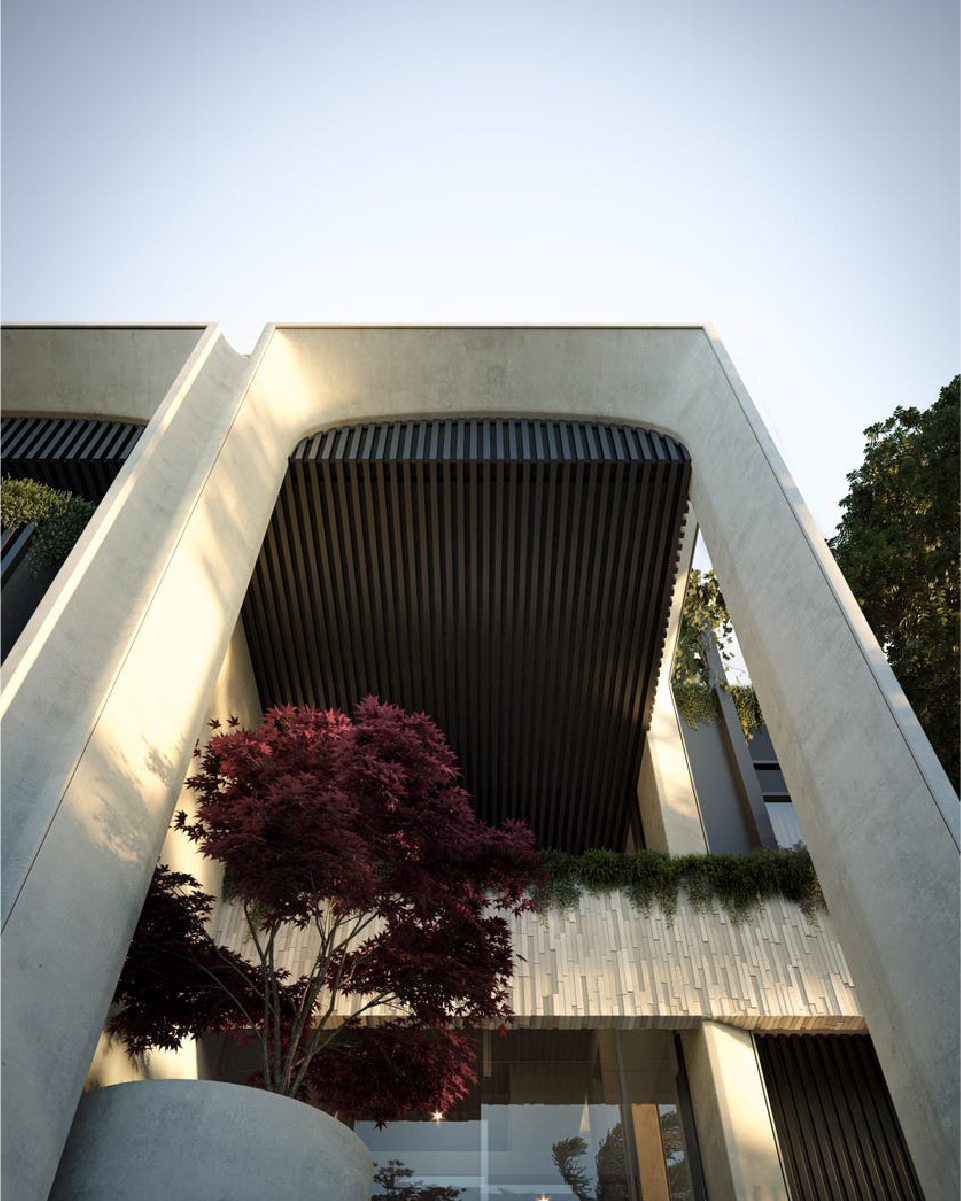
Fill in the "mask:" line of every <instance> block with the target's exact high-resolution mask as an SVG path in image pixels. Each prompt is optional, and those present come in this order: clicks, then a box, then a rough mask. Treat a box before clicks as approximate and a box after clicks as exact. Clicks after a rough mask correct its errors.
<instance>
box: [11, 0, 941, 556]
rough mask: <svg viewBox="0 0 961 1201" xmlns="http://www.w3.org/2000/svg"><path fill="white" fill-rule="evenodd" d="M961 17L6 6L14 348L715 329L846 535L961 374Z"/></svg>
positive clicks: (820, 505)
mask: <svg viewBox="0 0 961 1201" xmlns="http://www.w3.org/2000/svg"><path fill="white" fill-rule="evenodd" d="M958 23H959V18H958V6H957V3H956V0H913V2H912V3H907V2H904V3H901V2H892V0H871V2H867V0H804V2H803V3H802V2H801V0H790V2H781V0H728V2H727V3H720V2H717V0H714V2H710V3H709V2H703V3H702V2H699V0H672V2H668V0H662V2H661V3H658V4H653V3H647V2H644V0H635V2H634V3H614V2H610V0H591V2H587V0H582V2H581V3H576V4H575V3H566V2H564V0H544V2H539V0H508V2H501V0H474V2H473V3H459V2H457V0H442V2H434V3H421V2H417V0H410V2H406V3H405V2H403V0H390V2H366V3H340V4H330V3H325V2H321V0H313V2H311V3H275V4H273V5H267V4H252V3H247V2H246V0H231V2H230V3H226V2H221V0H194V2H193V3H189V4H188V3H185V2H183V0H165V2H164V3H162V4H151V5H147V4H132V3H130V0H124V2H123V3H121V2H119V0H118V2H105V0H87V2H85V3H82V4H79V3H77V2H76V0H6V3H5V4H4V7H3V30H2V32H3V39H2V53H3V75H2V81H3V107H2V119H3V174H2V185H3V206H2V232H3V276H2V303H3V318H4V320H7V321H117V322H123V321H166V320H178V321H183V320H195V319H203V320H211V319H212V320H220V321H222V322H224V324H225V326H226V330H227V334H228V336H229V337H230V338H231V340H232V341H233V342H234V344H235V345H237V346H238V348H239V349H242V350H249V349H250V347H251V346H252V344H253V342H254V340H255V338H256V335H257V333H258V332H259V330H260V329H261V327H262V326H263V324H264V323H265V322H266V321H268V320H297V321H392V320H397V321H411V322H416V321H454V322H456V321H475V320H476V321H491V322H504V321H521V322H523V321H530V322H550V321H563V322H580V321H583V322H608V321H610V322H629V323H634V322H644V321H655V322H670V321H692V320H694V321H700V320H707V321H711V322H713V323H714V324H715V325H716V326H717V328H718V330H719V332H720V335H721V337H722V338H723V340H724V342H725V344H726V345H727V347H728V350H729V351H730V353H731V355H732V357H733V359H734V362H735V364H736V365H737V367H738V369H739V370H740V372H741V375H742V377H743V378H744V381H745V383H746V384H747V387H748V389H749V390H750V391H751V394H752V395H753V397H754V400H755V402H756V403H757V405H758V407H759V408H760V410H761V412H762V414H763V415H764V417H765V419H766V420H767V421H768V424H769V425H770V427H771V429H772V432H773V434H774V436H775V439H776V440H777V442H778V444H779V446H780V448H781V451H782V453H783V454H784V456H785V458H786V460H787V462H788V465H789V467H790V468H791V469H792V471H793V472H794V474H795V477H796V479H797V482H798V484H799V486H800V487H801V490H802V492H803V493H804V495H805V496H806V498H807V500H808V503H809V504H810V506H811V508H812V511H813V512H814V515H815V518H816V519H817V520H818V522H819V524H820V525H821V527H822V529H824V530H825V532H826V533H830V532H831V530H832V528H833V526H834V524H835V522H836V520H837V517H838V510H837V501H838V500H839V499H840V497H841V496H842V495H843V494H844V492H845V490H846V485H845V479H844V476H845V473H846V472H847V471H850V470H851V469H852V468H853V467H855V466H856V465H857V463H858V462H859V461H860V458H861V453H862V447H863V442H862V438H861V430H862V429H863V427H864V426H866V425H867V424H869V423H870V422H872V421H874V420H877V419H880V418H882V417H884V416H887V415H888V414H889V413H890V412H891V411H892V410H893V408H894V406H895V405H896V404H905V405H908V404H917V405H919V406H921V407H926V406H927V405H929V404H930V403H932V402H933V401H934V400H935V399H936V397H937V394H938V390H939V388H940V387H941V386H942V385H943V384H944V383H946V382H947V381H948V379H950V378H951V377H952V376H953V375H954V374H955V373H956V372H957V371H958V367H959V326H961V313H959V279H958V277H959V258H961V247H959V238H961V234H959V228H961V220H959V104H958V96H959V66H958V57H959V56H958V46H959V29H958Z"/></svg>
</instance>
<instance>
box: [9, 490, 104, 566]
mask: <svg viewBox="0 0 961 1201" xmlns="http://www.w3.org/2000/svg"><path fill="white" fill-rule="evenodd" d="M96 508H97V506H96V505H95V504H94V503H93V502H92V501H89V500H84V499H83V497H82V496H74V495H73V493H72V492H61V491H58V489H56V488H51V487H50V486H49V485H48V484H41V483H38V482H37V481H36V480H14V479H5V480H3V481H2V482H0V521H2V523H3V528H4V529H5V530H6V529H10V528H11V527H16V526H21V525H29V524H30V523H31V522H33V524H34V525H35V526H36V532H35V533H34V535H33V539H32V540H31V543H30V550H29V556H30V562H31V564H32V566H33V568H34V570H35V571H41V570H43V569H44V568H47V567H50V568H58V567H60V565H61V564H62V563H63V562H65V561H66V558H67V556H68V555H69V554H70V552H71V551H72V550H73V548H74V546H75V545H76V542H77V539H78V538H79V537H80V535H81V534H82V533H83V529H84V526H85V525H86V524H87V522H88V521H89V520H90V518H91V517H92V516H93V514H94V512H95V510H96Z"/></svg>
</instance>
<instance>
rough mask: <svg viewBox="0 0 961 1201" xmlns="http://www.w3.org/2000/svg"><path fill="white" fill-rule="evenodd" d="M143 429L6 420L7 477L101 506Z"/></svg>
mask: <svg viewBox="0 0 961 1201" xmlns="http://www.w3.org/2000/svg"><path fill="white" fill-rule="evenodd" d="M143 431H144V426H142V425H134V424H133V423H132V422H128V421H93V420H86V419H83V418H57V417H4V418H3V421H2V434H0V436H2V454H3V475H4V476H5V477H13V478H14V479H29V480H38V481H39V482H40V483H42V484H49V485H50V486H51V487H52V488H58V489H61V490H62V491H64V492H72V493H74V494H75V495H76V496H83V497H85V498H86V499H87V500H91V501H94V502H95V503H99V502H100V501H101V500H103V498H104V496H105V494H106V492H107V489H108V488H109V487H110V485H111V484H112V483H113V481H114V480H115V479H116V478H117V475H118V474H119V472H120V469H121V467H123V465H124V463H125V462H126V461H127V456H128V455H129V454H130V452H131V451H132V450H133V448H134V447H135V446H136V444H137V441H138V439H139V438H140V435H141V434H142V433H143Z"/></svg>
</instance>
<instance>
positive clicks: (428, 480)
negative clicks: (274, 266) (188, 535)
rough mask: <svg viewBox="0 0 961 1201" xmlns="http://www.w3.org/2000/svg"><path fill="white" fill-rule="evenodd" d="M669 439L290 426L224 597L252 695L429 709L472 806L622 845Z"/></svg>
mask: <svg viewBox="0 0 961 1201" xmlns="http://www.w3.org/2000/svg"><path fill="white" fill-rule="evenodd" d="M689 479H690V456H689V455H688V452H687V451H686V450H685V448H684V447H683V446H681V445H680V443H678V442H676V441H675V440H674V439H672V438H670V437H667V436H665V435H661V434H658V433H655V432H652V431H648V430H643V429H636V428H631V427H625V426H614V425H606V424H602V423H595V422H576V421H545V420H519V419H511V420H508V419H503V420H495V419H466V418H465V419H460V420H424V421H411V422H387V423H382V424H377V425H362V426H347V427H339V428H336V429H330V430H325V431H322V432H320V433H317V434H315V435H313V436H312V437H309V438H305V439H304V440H303V441H302V442H301V443H300V444H299V445H298V446H297V447H296V448H295V450H294V452H293V454H292V455H291V457H290V463H289V468H288V471H287V475H286V478H285V479H284V482H283V485H282V487H281V490H280V495H279V496H278V499H277V503H276V506H275V508H274V513H273V516H272V518H271V521H270V524H269V526H268V528H267V533H266V535H265V538H264V542H263V545H262V547H261V551H260V555H259V557H258V560H257V564H256V567H255V569H254V573H253V576H252V578H251V581H250V586H249V588H248V591H247V596H246V598H245V601H244V606H243V621H244V629H245V632H246V636H247V641H248V645H249V647H250V652H251V659H252V662H253V666H254V672H255V674H256V677H257V683H258V688H259V690H260V699H261V703H262V704H263V706H264V708H267V707H269V706H272V705H282V704H292V705H318V706H321V707H325V708H326V707H328V706H335V707H337V708H341V709H344V710H347V711H350V710H352V709H353V707H354V705H355V704H356V702H357V701H358V700H360V699H361V698H362V697H364V696H366V695H368V694H370V693H373V694H374V695H376V696H379V697H380V698H381V699H383V700H386V701H390V702H392V703H394V704H398V705H400V706H402V707H403V708H405V709H407V710H410V711H424V712H426V713H428V714H430V716H431V717H433V718H434V720H435V721H436V722H437V724H438V725H439V726H440V728H441V729H442V730H443V731H444V733H445V734H446V735H447V738H448V741H449V742H450V744H451V746H452V747H453V749H454V751H455V752H456V754H457V756H458V759H459V760H460V765H461V769H462V772H463V777H464V784H465V786H466V788H467V789H468V791H469V792H470V793H471V794H472V796H473V797H474V801H475V804H476V807H477V810H478V812H479V813H480V815H481V816H482V817H484V818H485V820H487V821H490V822H494V823H499V822H501V821H503V820H504V819H506V818H510V817H521V818H524V819H525V820H526V821H528V822H529V824H530V825H531V827H532V828H533V829H534V832H535V834H536V835H537V838H538V841H539V843H540V844H541V845H542V846H555V847H563V848H565V849H568V850H573V851H577V850H583V849H586V848H588V847H592V846H598V847H603V846H606V847H615V848H621V847H623V845H624V842H625V840H626V838H627V834H628V830H629V829H630V828H631V827H632V825H633V824H634V823H635V822H636V812H637V801H636V785H637V776H638V772H639V770H640V760H641V754H642V751H643V741H644V730H645V728H646V726H647V723H648V721H649V719H650V713H651V708H652V705H653V698H654V685H655V682H656V679H657V672H658V668H659V664H660V659H661V652H662V647H663V642H664V634H665V631H666V627H667V615H668V609H669V605H670V595H671V590H672V587H673V583H674V577H675V572H676V566H677V556H678V550H679V546H680V537H681V533H682V527H683V521H684V514H685V510H686V504H687V493H688V484H689Z"/></svg>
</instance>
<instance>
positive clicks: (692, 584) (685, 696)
mask: <svg viewBox="0 0 961 1201" xmlns="http://www.w3.org/2000/svg"><path fill="white" fill-rule="evenodd" d="M733 635H734V629H733V627H732V625H731V618H730V615H729V613H728V611H727V605H726V604H725V603H724V594H723V593H722V592H721V589H720V586H719V585H718V582H717V577H716V576H715V574H714V569H713V568H712V569H711V570H710V571H706V572H704V573H703V574H702V573H701V572H700V571H699V570H698V569H697V568H696V567H695V568H694V569H693V570H692V571H691V574H690V578H689V579H688V584H687V592H686V593H685V594H684V608H683V610H682V612H681V624H680V628H679V630H678V635H677V648H676V650H675V652H674V662H673V664H672V665H671V687H672V689H673V692H674V701H675V703H676V705H677V711H678V713H680V715H681V716H682V717H683V718H684V720H685V721H686V722H687V724H688V725H689V726H691V727H692V728H693V729H697V727H698V725H699V724H700V723H701V722H708V723H710V722H712V721H716V720H717V718H718V717H719V716H720V708H719V703H718V697H717V692H716V688H715V685H717V687H720V688H723V689H724V690H725V691H726V692H730V693H731V696H732V698H733V700H734V706H735V708H736V709H737V715H738V718H739V719H740V723H741V730H742V731H743V733H744V737H745V738H746V739H747V740H748V741H750V740H751V739H752V738H753V737H754V731H755V730H756V729H757V728H758V726H761V725H763V724H764V717H763V715H762V713H761V706H760V705H759V704H758V700H757V697H756V696H755V694H754V689H753V688H752V687H751V686H750V685H749V684H734V685H731V684H728V683H727V681H726V680H724V679H720V680H714V679H712V677H711V671H710V668H709V666H708V662H707V655H706V654H705V651H704V645H703V640H704V639H709V638H712V637H713V639H714V641H715V643H716V645H717V649H718V653H719V654H720V656H721V662H722V663H726V662H727V661H729V660H730V659H731V657H732V656H731V651H730V649H729V648H730V645H731V640H732V638H733Z"/></svg>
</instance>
